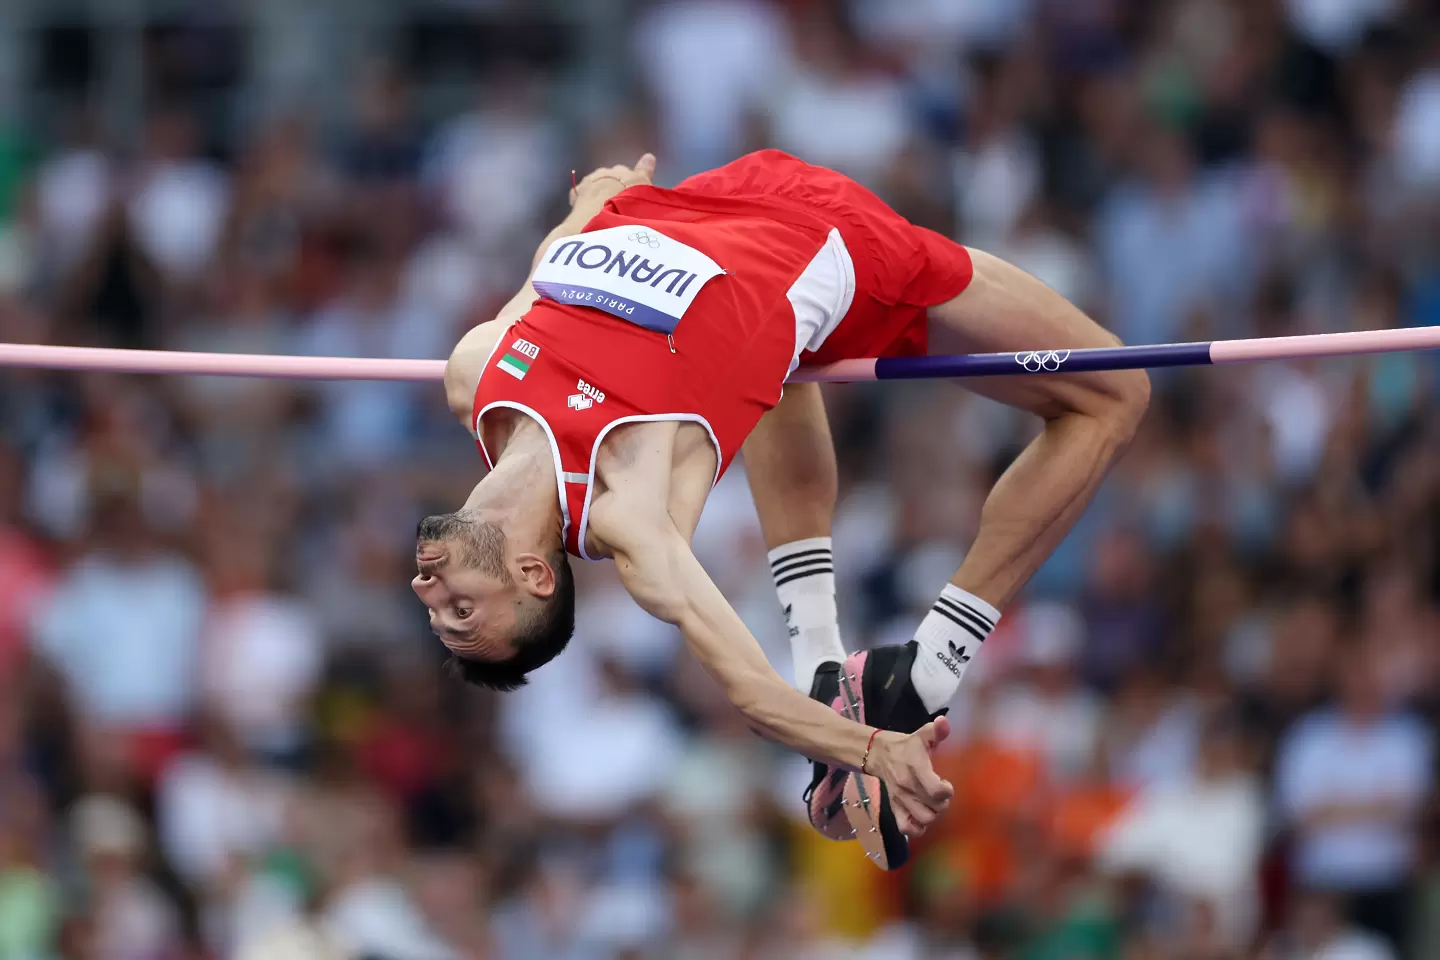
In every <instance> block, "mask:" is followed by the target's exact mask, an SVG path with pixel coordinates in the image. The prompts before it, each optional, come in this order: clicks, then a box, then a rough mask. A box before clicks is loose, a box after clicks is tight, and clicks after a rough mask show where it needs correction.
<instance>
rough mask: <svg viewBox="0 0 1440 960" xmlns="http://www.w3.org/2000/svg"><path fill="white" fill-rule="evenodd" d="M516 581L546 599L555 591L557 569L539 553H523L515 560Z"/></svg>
mask: <svg viewBox="0 0 1440 960" xmlns="http://www.w3.org/2000/svg"><path fill="white" fill-rule="evenodd" d="M514 564H515V569H516V575H515V581H516V582H517V583H518V584H519V585H520V589H521V590H524V591H525V592H526V593H528V594H530V595H531V596H534V597H540V598H541V599H544V598H545V597H548V596H550V595H551V594H552V593H554V592H555V570H554V568H552V567H551V566H550V562H549V561H548V560H546V559H545V558H544V557H542V556H540V555H539V554H538V553H522V554H520V555H519V556H517V557H516V558H515V560H514Z"/></svg>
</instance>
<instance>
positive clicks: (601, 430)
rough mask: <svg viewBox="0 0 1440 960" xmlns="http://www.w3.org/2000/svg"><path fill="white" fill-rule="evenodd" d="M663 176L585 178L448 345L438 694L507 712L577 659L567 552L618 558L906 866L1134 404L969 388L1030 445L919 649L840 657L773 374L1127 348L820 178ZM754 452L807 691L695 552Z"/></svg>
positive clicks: (761, 721) (809, 421)
mask: <svg viewBox="0 0 1440 960" xmlns="http://www.w3.org/2000/svg"><path fill="white" fill-rule="evenodd" d="M654 165H655V159H654V157H652V156H650V155H649V154H646V155H645V156H644V157H642V158H641V159H640V161H639V162H638V163H637V164H636V166H635V167H634V168H629V167H610V168H605V169H601V170H597V171H595V172H594V173H592V174H590V175H589V176H587V177H586V178H585V179H584V180H583V181H582V182H581V183H580V184H579V185H578V187H577V188H576V189H575V191H574V197H573V209H572V211H571V213H570V215H569V216H568V217H566V218H565V221H564V222H563V223H561V224H560V226H558V227H557V228H556V229H555V230H554V231H553V232H552V233H551V234H550V236H549V237H547V238H546V240H545V242H544V243H543V244H542V245H541V247H540V249H539V251H538V252H537V254H536V256H535V259H534V263H533V267H532V273H531V276H530V279H529V280H528V281H527V282H526V284H525V285H524V287H522V288H521V290H520V292H519V293H518V294H516V296H515V297H514V299H512V300H511V301H510V302H509V303H508V304H507V305H506V306H505V307H504V308H503V309H502V310H501V311H500V313H499V315H498V316H497V317H496V318H495V319H494V320H492V321H490V322H488V323H483V324H481V325H480V326H478V327H476V328H475V329H473V330H471V331H470V332H469V333H468V334H466V335H465V337H464V338H463V339H462V340H461V341H460V343H459V344H458V345H457V346H456V348H455V351H454V353H453V354H452V355H451V357H450V360H449V363H448V365H447V368H446V376H445V387H446V395H447V399H448V401H449V404H450V407H451V409H452V410H453V411H454V412H455V414H456V415H457V416H458V417H459V418H460V419H461V420H462V422H464V423H465V424H466V426H467V428H468V429H470V430H471V431H472V432H473V433H474V435H475V437H476V439H477V440H478V442H479V444H480V449H481V452H482V454H483V455H484V457H485V458H486V460H487V461H488V462H489V464H490V466H491V470H490V473H489V474H488V475H487V476H486V477H485V478H484V479H483V480H481V481H480V483H479V484H478V485H477V486H476V487H475V489H474V492H473V493H472V494H471V495H470V497H469V499H468V500H467V501H466V503H465V505H464V507H463V508H462V509H461V510H460V511H459V512H458V513H455V514H450V515H447V516H442V517H429V518H427V519H425V520H424V521H422V522H421V524H420V528H419V532H418V544H417V547H416V559H417V562H418V567H419V575H418V576H417V577H416V578H415V580H414V584H413V585H414V588H415V592H416V593H417V594H418V595H419V596H420V598H421V600H423V601H424V602H425V604H426V606H427V607H428V608H429V612H430V623H431V627H432V629H434V631H435V632H436V633H437V634H438V635H439V636H440V638H441V639H442V640H443V642H444V643H445V645H446V647H448V648H449V649H450V651H451V652H452V653H453V655H454V656H453V658H452V660H451V661H450V668H451V670H452V672H453V673H455V674H456V675H458V676H460V677H462V678H464V679H465V680H468V681H471V682H473V683H477V684H480V685H482V686H488V687H492V688H495V689H499V690H509V689H513V688H514V687H516V686H519V685H520V684H523V683H524V682H525V677H526V674H528V673H529V672H530V671H531V670H533V669H535V668H536V667H539V666H541V665H543V664H545V663H547V662H549V661H550V660H551V659H552V658H553V657H555V656H556V655H557V654H559V653H560V652H561V650H563V649H564V647H565V645H566V643H567V642H568V640H569V638H570V635H571V632H572V630H573V628H574V587H573V583H572V580H571V574H570V567H569V561H568V559H567V553H568V554H573V555H576V556H579V557H583V558H585V559H589V560H594V559H599V558H611V559H613V560H614V561H615V563H616V567H617V569H618V572H619V574H620V579H621V582H622V583H623V584H624V585H625V588H626V589H627V590H628V591H629V592H630V595H631V596H632V597H634V599H635V601H636V603H638V604H639V605H640V606H641V607H642V608H643V609H645V610H646V611H648V612H649V613H651V614H652V615H654V616H655V617H658V618H659V619H661V620H664V621H666V622H668V623H672V624H675V625H676V626H677V627H678V628H679V629H680V632H681V634H682V635H683V636H684V638H685V643H686V645H687V646H688V647H689V649H690V651H691V652H692V653H693V654H694V656H696V657H697V658H698V659H699V660H700V662H701V663H702V664H703V665H704V666H705V667H706V669H707V670H709V672H710V673H711V675H712V676H714V677H715V679H716V680H717V681H718V682H719V683H720V685H721V686H722V687H723V688H724V690H725V693H726V695H727V696H728V697H729V698H730V700H731V702H732V703H734V704H735V705H736V707H737V708H739V710H740V711H741V712H742V713H743V714H744V715H745V717H746V718H747V720H748V721H749V723H750V724H751V726H752V727H754V728H755V729H756V730H757V731H758V732H760V733H761V734H763V735H764V736H767V737H770V738H772V739H774V740H777V741H779V742H781V743H783V744H785V745H787V746H789V747H791V748H792V749H794V750H796V751H798V752H800V753H802V754H804V755H805V756H807V757H810V758H811V759H812V762H814V765H815V768H814V776H813V780H812V783H811V787H810V789H809V791H807V794H806V802H807V805H808V810H809V814H810V819H811V822H812V824H814V825H815V827H816V828H817V829H819V830H820V831H821V832H822V833H824V834H825V835H826V836H830V837H832V838H835V839H845V838H848V837H849V836H851V835H854V834H858V835H859V837H860V839H861V841H862V843H863V844H864V845H865V848H866V850H867V852H868V853H869V854H870V855H871V857H872V858H874V859H875V860H876V861H877V862H879V863H880V865H881V866H882V867H886V868H890V869H893V868H895V867H898V866H900V865H901V864H902V863H903V862H904V861H905V859H906V857H907V856H908V840H907V837H908V836H916V835H918V834H920V833H923V832H924V830H925V829H926V827H928V826H929V825H930V824H931V823H932V822H934V820H935V818H936V817H937V816H938V815H939V814H940V813H941V812H943V811H944V809H945V808H946V806H947V805H948V804H949V801H950V798H951V795H952V788H951V786H950V784H948V783H945V782H944V781H942V780H941V779H940V778H939V777H938V776H937V775H936V774H935V772H934V770H933V768H932V766H931V763H930V756H929V753H930V751H931V749H933V747H934V746H935V745H936V743H938V742H939V741H940V740H943V739H944V738H945V736H946V735H947V733H948V730H949V726H948V720H946V719H945V718H944V713H945V711H946V707H947V704H948V703H949V701H950V699H951V698H952V697H953V695H954V693H955V691H956V689H957V687H958V684H959V682H960V678H961V675H962V674H963V672H964V670H965V667H966V664H967V663H968V661H969V660H970V658H971V657H972V656H973V655H974V653H975V652H976V650H977V649H978V647H979V645H980V643H981V642H982V641H983V640H984V639H985V637H986V636H987V635H988V634H989V633H990V631H991V630H993V629H994V627H995V624H996V622H997V621H998V619H999V617H1000V610H1001V609H1002V608H1003V607H1004V606H1005V605H1006V603H1008V602H1009V601H1010V599H1011V598H1012V597H1014V595H1015V594H1016V592H1017V591H1018V590H1019V589H1020V588H1021V586H1022V585H1023V584H1024V583H1025V582H1026V580H1027V579H1028V578H1029V577H1030V576H1031V575H1032V574H1033V573H1034V572H1035V570H1036V569H1037V568H1038V567H1039V565H1040V564H1041V562H1042V561H1043V560H1044V559H1045V558H1046V557H1047V556H1048V555H1049V553H1050V552H1051V550H1052V549H1053V548H1054V547H1055V546H1056V544H1057V543H1059V541H1060V539H1061V538H1062V537H1063V536H1064V534H1065V533H1066V531H1068V530H1069V529H1070V527H1071V525H1072V524H1073V523H1074V521H1075V519H1076V518H1077V517H1078V516H1079V515H1080V513H1081V511H1082V510H1083V509H1084V507H1085V504H1086V503H1087V502H1088V501H1089V499H1090V497H1091V495H1092V494H1093V492H1094V490H1095V488H1096V486H1097V485H1098V484H1099V482H1100V479H1101V477H1102V476H1103V475H1104V473H1105V471H1106V469H1107V468H1108V466H1109V465H1110V463H1111V462H1112V461H1113V460H1114V459H1115V457H1116V456H1117V455H1118V453H1119V452H1120V450H1121V449H1122V448H1123V447H1124V445H1125V444H1126V442H1127V441H1128V440H1129V438H1130V437H1131V435H1132V434H1133V432H1134V429H1135V426H1136V424H1137V422H1138V420H1139V418H1140V416H1141V414H1142V413H1143V411H1144V409H1145V405H1146V402H1147V398H1148V389H1149V388H1148V383H1147V380H1146V378H1145V376H1144V375H1143V374H1141V373H1137V372H1120V373H1087V374H1076V375H1063V376H1044V375H1042V376H1027V375H1021V376H1015V377H1008V378H996V379H993V380H983V381H970V382H968V383H967V386H969V387H970V388H971V389H974V390H976V391H977V392H979V393H982V394H984V395H986V396H990V397H993V398H995V399H998V400H1000V401H1002V402H1005V403H1008V404H1010V405H1012V406H1017V407H1020V408H1023V409H1025V410H1028V411H1030V412H1032V413H1035V414H1038V415H1039V416H1040V417H1042V418H1043V419H1044V424H1045V426H1044V430H1043V432H1041V433H1040V435H1039V436H1038V437H1037V438H1036V439H1035V440H1034V441H1033V442H1032V443H1031V444H1030V446H1029V447H1028V448H1027V449H1026V450H1025V451H1024V453H1022V454H1021V456H1020V457H1019V458H1018V459H1017V460H1016V461H1015V463H1014V464H1012V465H1011V466H1010V468H1009V469H1008V470H1007V471H1006V472H1005V474H1004V475H1003V476H1002V477H1001V479H1000V481H999V483H998V484H997V485H996V486H995V489H994V490H993V491H991V494H990V496H989V499H987V500H986V502H985V506H984V509H983V511H982V513H981V520H980V527H979V530H978V533H977V536H976V539H975V542H974V544H973V545H972V546H971V549H970V551H969V553H968V554H967V556H966V558H965V562H964V564H963V565H962V566H961V568H960V570H959V571H958V572H957V573H956V574H955V577H954V578H953V580H952V581H951V583H950V584H949V585H948V586H946V587H945V588H944V590H943V591H942V592H941V594H940V597H939V599H938V600H937V601H936V603H935V606H934V607H933V608H932V610H931V611H930V613H929V614H928V615H927V616H926V617H925V619H924V621H923V622H922V623H921V625H920V627H919V629H918V631H917V632H916V635H915V639H914V640H913V641H911V642H910V643H908V644H904V645H898V646H889V647H881V648H878V649H874V650H870V651H866V652H862V653H859V654H856V655H854V656H851V657H849V658H848V659H847V657H846V654H845V651H844V648H843V646H842V645H841V642H840V635H839V629H838V627H837V625H836V615H835V596H834V592H835V587H834V582H835V581H834V573H833V569H834V568H833V559H832V556H831V550H830V540H829V534H830V523H831V519H832V514H833V512H834V507H835V499H836V486H837V480H836V467H835V455H834V450H833V447H832V445H831V441H830V435H829V428H828V425H827V422H826V419H825V412H824V408H823V406H822V405H821V399H820V394H819V391H818V389H817V388H816V387H815V385H813V384H792V385H790V386H789V387H784V384H785V379H786V377H787V376H788V374H789V373H790V372H791V371H792V370H794V369H795V367H796V366H797V365H799V364H800V363H801V362H802V361H805V362H814V363H823V362H829V361H833V360H839V359H848V358H858V357H869V356H896V355H911V354H917V353H923V352H924V351H925V350H926V347H927V343H928V341H927V339H926V331H927V327H926V323H927V319H928V320H929V321H933V322H936V323H938V324H940V325H941V326H942V327H945V328H948V329H949V330H951V331H953V332H954V333H956V334H958V335H959V337H960V339H961V340H962V341H963V344H964V346H965V347H966V348H968V349H970V350H974V351H987V352H988V351H1016V352H1020V351H1031V350H1055V349H1062V348H1071V349H1073V348H1081V347H1103V346H1112V345H1114V344H1115V342H1116V341H1115V339H1114V338H1113V337H1111V336H1110V335H1109V334H1107V333H1106V332H1105V331H1103V330H1102V329H1101V328H1099V327H1098V326H1096V325H1095V324H1094V323H1093V322H1091V321H1090V320H1089V319H1087V318H1086V317H1085V316H1084V315H1083V314H1082V313H1081V312H1080V311H1079V310H1078V309H1076V308H1075V307H1074V306H1072V305H1071V304H1069V303H1068V302H1066V301H1065V300H1064V299H1063V298H1062V297H1060V296H1059V295H1057V294H1056V293H1054V292H1053V291H1051V290H1050V289H1049V288H1048V287H1046V286H1044V285H1043V284H1042V283H1040V282H1039V281H1038V280H1036V279H1034V278H1033V277H1031V276H1029V275H1028V274H1026V273H1024V272H1023V271H1021V270H1019V269H1017V268H1015V267H1013V266H1010V265H1008V264H1006V263H1004V262H1002V261H1000V260H998V259H996V258H995V257H992V256H989V255H987V254H985V253H982V252H980V251H976V250H970V249H967V248H965V247H962V246H960V245H958V244H955V243H953V242H951V241H949V240H947V239H945V238H944V237H942V236H940V235H939V234H936V233H933V232H931V231H929V230H924V229H921V228H918V227H916V226H913V225H912V224H910V223H908V222H907V221H905V220H904V219H902V218H901V217H900V216H899V215H897V214H896V213H895V212H894V211H892V210H891V209H890V208H889V207H887V206H886V205H885V204H884V203H883V202H882V201H880V200H879V198H877V197H876V196H875V195H874V194H872V193H870V192H869V191H867V190H865V189H864V188H862V187H861V186H859V185H858V184H856V183H855V182H853V181H851V180H849V179H847V178H845V177H843V176H841V175H839V174H836V173H834V172H832V171H829V170H825V169H822V168H819V167H814V166H810V165H808V164H805V163H802V162H801V161H799V160H797V159H795V158H794V157H791V156H788V155H787V154H784V153H780V152H778V151H773V150H767V151H761V152H759V153H754V154H750V155H748V156H745V157H742V158H740V159H739V160H736V161H735V162H733V163H731V164H728V165H726V166H724V167H721V168H719V169H717V170H712V171H709V172H707V173H703V174H700V175H698V176H695V177H692V178H690V179H689V180H686V181H685V182H684V183H682V184H680V185H679V186H678V187H677V188H675V189H673V190H665V189H660V188H657V187H654V186H652V185H651V184H650V178H651V174H652V173H653V171H654ZM782 387H784V390H783V394H782ZM742 445H743V448H744V455H745V464H746V471H747V474H748V477H749V481H750V485H751V488H752V491H753V495H754V497H755V502H756V505H757V508H758V512H759V516H760V521H761V524H762V526H763V528H764V534H765V537H766V540H767V542H768V544H769V546H770V547H771V548H772V551H771V554H770V558H771V567H772V573H773V574H774V577H775V584H776V589H777V592H778V593H779V596H780V601H781V604H782V606H783V607H784V609H785V612H786V617H787V620H788V622H789V624H790V633H791V636H792V643H793V645H794V650H795V664H796V671H797V685H798V687H799V690H796V689H794V688H792V687H790V686H789V685H788V684H786V683H785V682H784V681H783V680H782V679H781V678H780V677H779V675H778V674H776V672H775V671H774V669H773V668H771V666H770V665H769V663H768V662H767V661H766V659H765V657H764V655H763V653H762V651H761V648H760V646H759V645H758V643H757V642H756V641H755V639H754V637H752V636H751V635H750V633H749V632H748V631H747V630H746V628H745V626H744V624H743V623H742V621H741V620H740V618H739V617H738V616H737V615H736V614H735V612H734V611H733V610H732V609H731V607H730V605H729V604H728V603H727V602H726V600H725V598H724V597H723V596H722V595H721V593H720V592H719V590H718V589H717V588H716V587H715V585H714V584H713V583H712V582H711V580H710V578H709V577H708V576H707V574H706V573H705V571H704V569H702V568H701V566H700V564H699V563H698V562H697V561H696V559H695V557H694V555H693V554H692V553H691V550H690V538H691V535H692V534H693V532H694V530H695V525H696V523H697V522H698V520H699V519H700V512H701V510H702V508H703V507H704V505H705V499H706V497H707V496H708V494H709V492H710V489H711V487H712V486H713V485H714V483H715V481H716V480H717V479H718V478H719V476H720V474H721V473H722V472H723V471H724V470H725V468H726V467H727V466H728V465H729V463H730V461H731V460H732V459H733V458H734V456H735V455H736V454H737V453H739V452H740V451H741V448H742ZM801 691H808V693H809V696H808V697H807V696H806V695H805V694H804V693H802V692H801ZM847 823H848V825H847Z"/></svg>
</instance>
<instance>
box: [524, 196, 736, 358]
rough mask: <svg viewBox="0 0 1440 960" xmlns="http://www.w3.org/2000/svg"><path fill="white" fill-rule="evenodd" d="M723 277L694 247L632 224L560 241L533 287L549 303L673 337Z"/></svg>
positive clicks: (547, 253) (544, 260)
mask: <svg viewBox="0 0 1440 960" xmlns="http://www.w3.org/2000/svg"><path fill="white" fill-rule="evenodd" d="M724 272H725V271H724V270H723V269H722V268H721V267H720V265H719V264H718V263H716V262H715V261H714V260H711V259H710V258H709V257H707V256H706V255H705V254H703V253H701V252H700V251H699V250H696V249H695V248H694V247H692V246H690V245H689V244H686V243H681V242H680V241H679V240H676V239H675V238H673V237H668V236H666V235H665V234H664V233H661V232H660V231H659V230H657V229H655V228H654V227H647V226H642V225H641V224H638V223H632V224H626V225H624V226H618V227H607V228H605V229H604V230H593V231H591V232H589V233H582V234H579V235H578V236H571V237H561V238H560V239H558V240H556V241H555V242H554V243H552V244H551V245H550V247H549V249H548V250H546V251H545V253H544V255H543V256H542V257H541V258H540V266H539V267H538V268H536V270H535V276H534V278H533V279H532V280H531V283H533V284H534V286H535V291H536V292H537V293H539V294H540V296H542V297H544V298H546V299H547V300H554V301H555V302H556V303H564V304H571V305H574V306H577V307H593V308H594V309H596V310H603V311H604V312H606V313H608V314H610V315H611V316H615V317H619V318H620V319H621V320H628V321H629V322H630V323H633V324H636V325H637V326H641V327H644V328H645V329H647V330H654V331H656V332H659V333H665V334H671V333H674V332H675V328H676V327H677V326H678V325H679V323H680V319H681V318H682V317H683V316H685V313H686V311H687V310H689V309H690V306H691V305H692V304H693V303H694V302H695V298H696V297H697V296H698V295H699V294H700V289H701V288H702V287H704V286H705V284H707V283H709V282H710V281H711V280H713V279H714V278H715V277H718V276H719V275H720V274H722V273H724Z"/></svg>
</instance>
